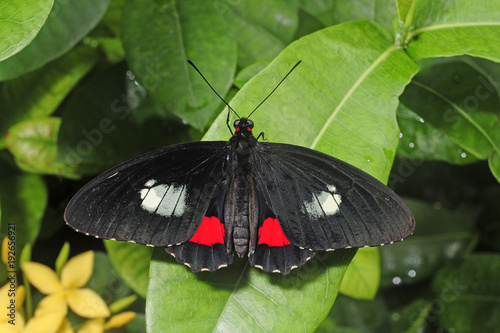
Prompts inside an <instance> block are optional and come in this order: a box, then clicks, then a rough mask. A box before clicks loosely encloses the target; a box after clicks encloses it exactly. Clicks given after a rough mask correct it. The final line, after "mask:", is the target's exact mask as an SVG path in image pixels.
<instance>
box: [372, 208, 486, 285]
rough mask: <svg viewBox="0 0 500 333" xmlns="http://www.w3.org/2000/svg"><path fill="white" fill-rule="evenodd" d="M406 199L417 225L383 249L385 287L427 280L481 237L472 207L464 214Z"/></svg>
mask: <svg viewBox="0 0 500 333" xmlns="http://www.w3.org/2000/svg"><path fill="white" fill-rule="evenodd" d="M405 202H406V203H407V204H408V206H409V207H410V209H411V211H412V212H413V215H414V216H415V221H416V223H417V227H416V229H415V233H414V234H413V235H412V236H410V237H408V238H407V239H405V240H404V241H403V242H400V243H396V244H393V245H391V246H383V247H381V248H380V258H381V263H382V274H381V280H380V283H381V286H382V287H387V286H392V285H400V284H409V283H416V282H418V281H422V280H425V279H427V278H429V277H430V276H432V275H433V274H435V272H436V271H438V270H439V268H441V267H443V265H444V264H446V263H448V262H450V261H451V260H453V259H456V258H459V257H461V256H463V255H464V253H466V251H467V250H468V249H470V248H471V247H472V246H473V245H474V244H475V243H476V240H477V231H476V228H475V223H474V217H475V214H473V212H471V210H470V209H468V211H467V213H464V212H462V211H449V210H447V209H444V208H441V207H439V206H436V207H435V206H433V205H431V204H429V203H425V202H420V201H416V200H409V199H406V200H405Z"/></svg>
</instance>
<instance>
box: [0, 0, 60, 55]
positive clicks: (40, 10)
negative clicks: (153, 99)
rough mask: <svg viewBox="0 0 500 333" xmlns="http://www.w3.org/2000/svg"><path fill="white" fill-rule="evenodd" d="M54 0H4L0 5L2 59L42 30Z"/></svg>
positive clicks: (0, 47)
mask: <svg viewBox="0 0 500 333" xmlns="http://www.w3.org/2000/svg"><path fill="white" fill-rule="evenodd" d="M53 3H54V0H32V1H29V3H28V2H27V1H22V2H21V1H3V2H2V4H1V5H0V61H2V60H4V59H6V58H8V57H10V56H12V55H14V54H16V53H17V52H19V51H21V50H22V49H23V48H25V47H26V45H28V44H29V43H30V42H31V41H32V40H33V38H35V36H36V35H37V33H38V32H39V31H40V28H41V27H42V25H43V24H44V22H45V20H46V19H47V16H48V15H49V12H50V8H51V7H52V4H53Z"/></svg>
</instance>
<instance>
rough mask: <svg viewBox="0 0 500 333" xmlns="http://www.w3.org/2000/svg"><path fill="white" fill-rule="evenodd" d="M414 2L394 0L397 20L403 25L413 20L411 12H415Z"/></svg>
mask: <svg viewBox="0 0 500 333" xmlns="http://www.w3.org/2000/svg"><path fill="white" fill-rule="evenodd" d="M416 2H417V1H416V0H396V6H397V9H398V20H399V21H400V22H402V23H403V24H405V25H407V23H409V22H411V20H412V19H413V11H414V10H415V3H416Z"/></svg>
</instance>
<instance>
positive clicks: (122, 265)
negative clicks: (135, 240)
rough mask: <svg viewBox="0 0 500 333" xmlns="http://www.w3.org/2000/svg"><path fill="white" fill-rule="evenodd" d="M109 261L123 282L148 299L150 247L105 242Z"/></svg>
mask: <svg viewBox="0 0 500 333" xmlns="http://www.w3.org/2000/svg"><path fill="white" fill-rule="evenodd" d="M104 245H105V246H106V250H107V251H108V255H109V259H110V260H111V262H112V263H113V266H114V267H115V269H116V271H117V272H118V274H120V276H121V278H122V279H123V281H124V282H125V283H126V284H127V285H128V286H129V287H130V288H132V289H133V290H134V291H135V292H136V293H138V294H139V295H140V296H142V297H144V298H146V292H147V288H148V282H149V262H150V259H151V253H152V252H153V250H152V249H151V248H150V247H147V246H143V245H139V244H131V243H126V242H116V241H104Z"/></svg>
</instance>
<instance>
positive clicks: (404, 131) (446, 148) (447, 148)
mask: <svg viewBox="0 0 500 333" xmlns="http://www.w3.org/2000/svg"><path fill="white" fill-rule="evenodd" d="M397 115H398V124H399V127H400V129H401V139H400V140H399V145H398V150H397V155H398V156H400V157H404V158H407V159H411V160H413V161H421V162H423V161H434V160H437V161H446V162H448V163H453V164H466V163H472V162H476V161H478V159H477V158H476V157H474V155H472V154H469V153H467V152H466V151H465V150H464V149H463V148H462V147H460V146H459V145H458V144H456V143H455V142H453V141H451V140H450V139H449V138H448V137H447V136H446V135H445V133H443V131H442V130H440V129H437V128H435V127H433V126H431V125H430V124H429V122H425V121H424V120H423V119H422V117H420V116H419V115H418V114H416V113H415V112H413V111H411V110H410V109H408V108H407V107H406V106H405V105H403V104H400V105H399V107H398V113H397Z"/></svg>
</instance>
